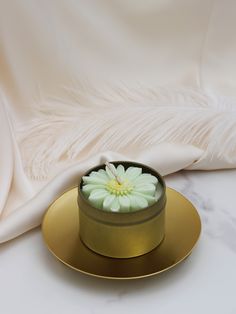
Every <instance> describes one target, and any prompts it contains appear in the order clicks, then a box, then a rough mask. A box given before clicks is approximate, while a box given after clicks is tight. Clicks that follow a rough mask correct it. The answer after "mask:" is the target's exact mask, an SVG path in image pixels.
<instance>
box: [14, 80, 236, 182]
mask: <svg viewBox="0 0 236 314" xmlns="http://www.w3.org/2000/svg"><path fill="white" fill-rule="evenodd" d="M67 90H68V99H51V100H47V101H46V100H45V101H42V102H41V103H40V104H38V105H35V106H34V116H35V118H34V119H33V120H31V121H29V125H28V126H27V127H22V128H21V129H20V130H18V131H19V132H20V137H19V141H20V147H21V152H22V154H23V160H24V163H25V167H26V168H27V169H26V170H27V172H28V174H29V175H30V176H31V177H34V178H39V177H45V176H47V173H48V172H49V170H51V169H52V168H53V167H54V166H55V165H56V163H57V162H61V161H65V160H77V159H80V158H81V157H84V156H85V155H86V156H88V155H91V154H93V153H96V152H98V151H106V150H113V151H117V152H122V151H123V150H125V149H126V148H129V150H130V149H132V147H134V146H135V148H137V146H138V147H143V146H147V147H148V146H151V145H155V144H157V143H161V142H175V143H176V142H177V143H184V144H191V145H195V146H197V147H199V148H201V149H204V150H205V151H206V153H207V154H208V156H209V155H211V156H218V157H220V156H223V155H224V157H225V158H228V157H230V155H231V154H235V153H236V102H235V100H233V99H226V98H224V97H217V96H216V95H212V94H206V93H204V92H202V91H198V90H190V89H178V90H176V89H175V90H174V89H167V88H160V87H159V88H142V87H141V86H140V87H139V88H133V89H128V88H126V87H114V88H110V87H107V88H104V89H100V90H97V89H95V88H90V87H86V88H82V89H80V88H78V89H67Z"/></svg>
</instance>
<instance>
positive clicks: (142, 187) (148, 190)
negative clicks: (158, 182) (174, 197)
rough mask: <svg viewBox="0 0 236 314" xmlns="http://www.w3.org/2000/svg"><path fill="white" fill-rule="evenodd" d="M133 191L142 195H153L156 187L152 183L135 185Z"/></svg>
mask: <svg viewBox="0 0 236 314" xmlns="http://www.w3.org/2000/svg"><path fill="white" fill-rule="evenodd" d="M135 191H137V192H141V193H143V194H148V195H154V194H155V192H156V186H155V185H154V184H152V183H147V184H138V185H135Z"/></svg>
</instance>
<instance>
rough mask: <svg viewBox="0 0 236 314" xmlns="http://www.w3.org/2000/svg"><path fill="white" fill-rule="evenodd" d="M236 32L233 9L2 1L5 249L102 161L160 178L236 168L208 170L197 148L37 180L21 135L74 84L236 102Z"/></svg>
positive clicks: (96, 157)
mask: <svg viewBox="0 0 236 314" xmlns="http://www.w3.org/2000/svg"><path fill="white" fill-rule="evenodd" d="M235 29H236V2H235V1H233V0H231V1H230V0H221V1H220V0H218V1H212V0H141V1H136V0H110V1H106V0H100V1H99V0H50V1H48V0H41V1H36V0H14V1H13V0H5V1H4V0H1V1H0V88H1V100H0V131H1V141H0V152H1V154H0V186H1V193H0V213H1V216H0V217H1V219H0V242H4V241H7V240H9V239H12V238H14V237H16V236H18V235H20V234H22V233H24V232H26V231H27V230H30V229H32V228H34V227H36V226H38V225H39V224H40V223H41V221H42V217H43V214H44V212H45V210H46V209H47V207H48V205H49V204H50V203H51V202H52V201H53V200H54V199H55V198H56V197H57V196H58V195H60V194H61V193H62V192H63V191H65V190H66V189H68V188H69V187H71V186H74V185H76V183H77V181H78V178H79V176H80V175H82V174H83V172H84V171H86V170H87V169H88V168H90V167H91V166H95V165H97V164H99V163H101V162H104V161H105V160H121V159H132V160H137V161H141V162H144V163H147V164H149V165H151V166H153V167H155V168H156V169H157V170H158V171H159V172H160V173H162V174H163V175H166V174H169V173H172V172H175V171H178V170H180V169H214V168H220V167H235V166H236V160H235V159H230V160H229V159H227V158H222V159H221V160H220V161H219V160H218V161H214V160H213V161H212V160H211V159H210V158H205V157H204V158H203V156H204V150H203V149H201V148H199V147H197V146H193V145H189V144H188V145H187V144H184V143H178V142H173V143H166V142H164V143H160V144H158V145H155V146H154V147H151V148H150V149H143V148H142V147H141V146H139V147H137V150H136V152H135V154H132V153H130V152H129V151H127V152H126V151H122V152H116V151H114V150H113V151H110V150H109V149H108V150H107V151H98V152H97V153H95V154H93V155H92V156H87V155H86V152H84V153H83V156H81V157H80V158H77V159H76V160H74V161H73V162H68V164H67V163H64V164H63V166H62V167H58V168H57V171H56V172H55V173H54V174H53V175H51V176H50V177H48V178H47V179H42V180H36V179H34V178H30V177H29V176H28V175H27V174H26V171H25V168H24V167H25V164H27V161H25V160H24V156H23V155H22V154H21V142H20V140H19V134H18V132H19V129H20V126H22V125H27V124H29V123H31V121H33V119H35V117H36V113H35V112H34V111H33V110H31V108H33V107H34V104H35V103H36V102H37V101H38V100H39V99H44V98H46V97H48V96H54V97H58V98H60V97H65V92H64V89H63V88H62V87H64V86H67V87H68V86H70V85H71V84H72V83H73V84H74V82H75V81H80V82H81V81H86V80H89V81H90V80H93V82H95V83H94V84H96V86H97V88H98V90H99V82H105V83H106V82H109V83H111V82H114V83H116V82H119V83H120V82H121V83H122V84H125V86H128V87H129V86H130V87H132V86H133V85H135V84H136V83H141V84H145V86H149V85H150V86H154V85H156V86H165V87H168V88H175V89H176V88H177V89H178V88H182V87H185V88H186V87H188V88H193V89H197V90H201V91H203V92H209V93H214V94H217V95H223V96H224V97H225V96H226V97H228V98H230V99H235V97H236V89H235V87H236V62H235V58H236V57H235V56H236V40H235ZM96 82H97V83H96ZM233 102H234V101H233ZM111 106H112V104H111ZM55 110H56V108H55ZM68 110H69V109H68ZM232 112H233V114H235V108H233V109H232ZM49 127H50V126H49ZM29 140H30V139H29ZM33 153H34V151H33V150H32V154H33ZM214 162H215V163H214ZM23 165H24V166H23ZM26 166H27V165H26Z"/></svg>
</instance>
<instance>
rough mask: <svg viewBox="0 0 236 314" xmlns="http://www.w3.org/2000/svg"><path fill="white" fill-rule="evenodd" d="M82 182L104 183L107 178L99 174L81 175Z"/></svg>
mask: <svg viewBox="0 0 236 314" xmlns="http://www.w3.org/2000/svg"><path fill="white" fill-rule="evenodd" d="M82 179H83V182H84V183H91V184H106V183H107V180H105V179H102V178H100V177H99V176H95V175H94V176H92V177H90V176H83V177H82Z"/></svg>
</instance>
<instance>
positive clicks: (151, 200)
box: [132, 191, 158, 206]
mask: <svg viewBox="0 0 236 314" xmlns="http://www.w3.org/2000/svg"><path fill="white" fill-rule="evenodd" d="M132 194H133V195H137V196H142V197H144V198H145V199H146V200H147V201H148V206H151V205H153V204H154V203H155V202H156V201H157V200H158V199H157V197H156V196H151V195H148V194H143V193H141V192H136V191H133V192H132Z"/></svg>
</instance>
